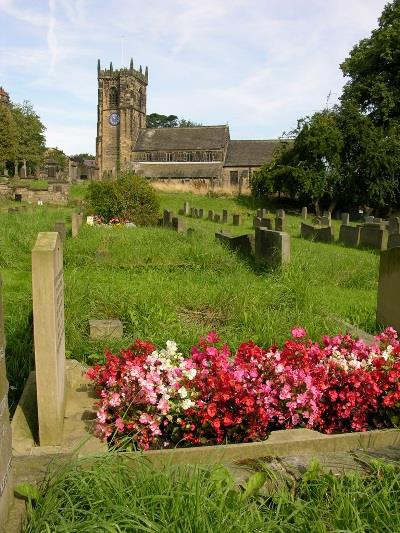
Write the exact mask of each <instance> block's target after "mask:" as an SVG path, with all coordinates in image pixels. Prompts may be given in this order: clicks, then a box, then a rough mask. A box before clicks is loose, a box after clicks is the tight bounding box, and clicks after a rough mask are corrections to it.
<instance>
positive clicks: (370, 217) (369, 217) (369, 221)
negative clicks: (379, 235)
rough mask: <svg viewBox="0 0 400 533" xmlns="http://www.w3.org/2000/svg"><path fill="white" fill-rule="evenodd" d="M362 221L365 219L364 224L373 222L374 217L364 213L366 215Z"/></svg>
mask: <svg viewBox="0 0 400 533" xmlns="http://www.w3.org/2000/svg"><path fill="white" fill-rule="evenodd" d="M364 221H365V223H366V224H373V222H374V217H373V216H371V215H366V216H365V217H364Z"/></svg>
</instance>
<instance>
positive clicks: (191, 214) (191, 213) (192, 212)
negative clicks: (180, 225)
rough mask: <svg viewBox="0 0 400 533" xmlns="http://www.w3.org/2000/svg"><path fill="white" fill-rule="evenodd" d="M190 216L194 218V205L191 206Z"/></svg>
mask: <svg viewBox="0 0 400 533" xmlns="http://www.w3.org/2000/svg"><path fill="white" fill-rule="evenodd" d="M190 216H191V217H193V218H194V207H191V208H190Z"/></svg>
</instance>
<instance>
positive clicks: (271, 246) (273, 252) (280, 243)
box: [255, 228, 290, 268]
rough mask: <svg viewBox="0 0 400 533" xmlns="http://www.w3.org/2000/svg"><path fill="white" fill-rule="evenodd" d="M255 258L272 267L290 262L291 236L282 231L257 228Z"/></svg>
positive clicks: (260, 263) (257, 261)
mask: <svg viewBox="0 0 400 533" xmlns="http://www.w3.org/2000/svg"><path fill="white" fill-rule="evenodd" d="M255 260H256V264H258V265H267V266H269V267H272V268H276V267H278V266H282V265H286V264H288V263H290V237H289V235H288V234H287V233H284V232H282V231H274V230H269V229H266V228H256V235H255Z"/></svg>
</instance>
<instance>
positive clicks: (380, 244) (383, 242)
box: [360, 224, 389, 251]
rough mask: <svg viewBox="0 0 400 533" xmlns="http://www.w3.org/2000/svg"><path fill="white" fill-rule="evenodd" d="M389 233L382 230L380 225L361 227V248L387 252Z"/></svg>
mask: <svg viewBox="0 0 400 533" xmlns="http://www.w3.org/2000/svg"><path fill="white" fill-rule="evenodd" d="M388 236H389V233H388V231H387V230H386V229H382V228H381V227H380V225H379V224H376V225H375V224H365V225H364V226H361V231H360V246H365V247H368V248H375V249H376V250H381V251H383V250H386V249H387V244H388Z"/></svg>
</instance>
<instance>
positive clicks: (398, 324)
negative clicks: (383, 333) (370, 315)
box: [376, 247, 400, 331]
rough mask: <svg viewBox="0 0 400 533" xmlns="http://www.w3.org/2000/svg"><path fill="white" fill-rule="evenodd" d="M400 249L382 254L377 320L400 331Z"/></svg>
mask: <svg viewBox="0 0 400 533" xmlns="http://www.w3.org/2000/svg"><path fill="white" fill-rule="evenodd" d="M399 301H400V248H399V247H397V248H392V249H390V250H386V251H383V252H381V260H380V266H379V285H378V305H377V312H376V320H377V322H378V323H379V324H382V325H383V326H393V327H394V328H395V329H396V330H397V331H400V306H399Z"/></svg>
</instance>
